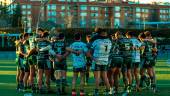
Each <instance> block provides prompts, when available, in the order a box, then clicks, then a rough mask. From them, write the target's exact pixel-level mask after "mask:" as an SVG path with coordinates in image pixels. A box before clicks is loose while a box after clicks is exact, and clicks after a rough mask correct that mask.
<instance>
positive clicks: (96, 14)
mask: <svg viewBox="0 0 170 96" xmlns="http://www.w3.org/2000/svg"><path fill="white" fill-rule="evenodd" d="M91 16H92V17H96V16H99V14H98V13H91Z"/></svg>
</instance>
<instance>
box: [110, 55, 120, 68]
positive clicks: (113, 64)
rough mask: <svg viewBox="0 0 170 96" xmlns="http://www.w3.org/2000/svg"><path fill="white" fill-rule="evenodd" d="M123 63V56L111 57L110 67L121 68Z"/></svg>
mask: <svg viewBox="0 0 170 96" xmlns="http://www.w3.org/2000/svg"><path fill="white" fill-rule="evenodd" d="M122 64H123V58H122V57H112V59H111V65H110V67H111V68H114V67H118V68H121V66H122Z"/></svg>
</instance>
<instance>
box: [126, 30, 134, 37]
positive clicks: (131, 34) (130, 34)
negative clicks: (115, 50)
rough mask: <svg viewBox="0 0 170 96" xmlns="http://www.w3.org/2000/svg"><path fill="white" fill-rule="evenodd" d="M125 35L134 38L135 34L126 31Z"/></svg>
mask: <svg viewBox="0 0 170 96" xmlns="http://www.w3.org/2000/svg"><path fill="white" fill-rule="evenodd" d="M126 35H129V36H135V33H134V32H132V31H128V32H126Z"/></svg>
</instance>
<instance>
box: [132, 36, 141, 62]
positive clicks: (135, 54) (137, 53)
mask: <svg viewBox="0 0 170 96" xmlns="http://www.w3.org/2000/svg"><path fill="white" fill-rule="evenodd" d="M130 40H131V42H132V44H133V47H135V48H137V49H138V50H133V51H132V60H133V62H134V63H135V62H140V50H139V48H140V47H141V45H142V44H141V42H140V41H139V40H138V39H137V38H131V39H130Z"/></svg>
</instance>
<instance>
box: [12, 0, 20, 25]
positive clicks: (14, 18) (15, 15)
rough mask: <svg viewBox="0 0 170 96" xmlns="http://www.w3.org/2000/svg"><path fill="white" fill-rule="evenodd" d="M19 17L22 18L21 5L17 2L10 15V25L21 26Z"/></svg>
mask: <svg viewBox="0 0 170 96" xmlns="http://www.w3.org/2000/svg"><path fill="white" fill-rule="evenodd" d="M21 18H22V13H21V5H20V3H17V6H16V9H14V13H13V16H12V27H21V26H22V23H21ZM16 22H17V23H16Z"/></svg>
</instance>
